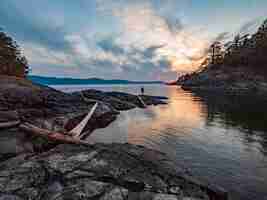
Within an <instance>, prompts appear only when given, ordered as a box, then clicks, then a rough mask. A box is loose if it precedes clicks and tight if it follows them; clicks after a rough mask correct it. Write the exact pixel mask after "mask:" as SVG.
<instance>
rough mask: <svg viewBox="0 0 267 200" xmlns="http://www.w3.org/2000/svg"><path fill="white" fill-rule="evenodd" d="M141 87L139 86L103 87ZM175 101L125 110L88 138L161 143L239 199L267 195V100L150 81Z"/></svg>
mask: <svg viewBox="0 0 267 200" xmlns="http://www.w3.org/2000/svg"><path fill="white" fill-rule="evenodd" d="M97 89H101V90H107V91H111V90H117V91H124V92H132V93H136V92H137V91H139V86H124V87H117V86H115V87H113V86H112V87H111V86H110V87H108V86H105V87H98V88H97ZM146 92H147V93H148V94H152V95H165V96H168V97H169V98H170V99H169V104H168V105H162V106H156V107H149V108H148V109H145V110H142V109H135V110H131V111H127V112H122V113H121V115H120V116H119V118H118V119H117V120H116V121H115V122H113V123H112V124H111V125H110V126H109V127H108V128H105V129H101V130H100V129H99V130H96V131H95V132H94V133H93V134H92V135H91V136H90V137H89V138H88V141H90V142H92V143H94V142H107V143H111V142H116V143H117V142H121V143H125V142H129V143H134V144H141V145H145V146H147V147H149V148H154V149H158V150H160V151H162V152H165V153H167V154H168V156H169V157H171V158H172V159H173V160H174V161H175V162H177V165H182V166H184V167H186V168H189V169H190V170H191V171H192V173H193V174H194V175H195V176H197V177H199V178H200V179H202V180H206V181H209V182H212V183H215V184H218V185H221V186H223V187H225V188H226V189H227V190H228V191H230V192H231V195H232V197H233V199H242V200H244V199H245V200H246V199H247V200H252V199H265V198H267V190H266V188H267V153H266V152H267V101H266V100H263V99H257V98H255V97H253V98H252V99H251V98H250V97H245V96H222V95H215V94H214V95H210V94H209V95H207V94H205V93H190V92H186V91H183V90H182V89H180V88H177V87H167V86H149V87H148V86H146Z"/></svg>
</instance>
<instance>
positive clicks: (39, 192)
mask: <svg viewBox="0 0 267 200" xmlns="http://www.w3.org/2000/svg"><path fill="white" fill-rule="evenodd" d="M1 83H2V85H1V86H2V87H1V88H0V108H2V109H0V110H1V111H0V122H5V121H14V120H19V121H20V122H21V123H23V122H29V123H31V124H34V125H36V126H38V127H40V128H43V129H47V130H51V131H57V132H61V133H66V131H68V130H71V129H72V128H73V127H75V126H76V125H77V124H78V123H79V122H80V121H81V119H83V118H84V116H85V115H86V113H87V112H88V110H90V108H92V106H93V104H94V103H95V102H98V104H99V107H98V108H97V109H96V112H95V114H94V116H93V118H92V120H91V121H89V122H88V124H87V125H86V127H85V133H86V134H87V135H90V133H91V132H92V131H93V130H95V129H97V128H100V127H106V126H108V125H109V124H110V123H111V122H113V121H114V120H115V119H116V117H117V116H118V115H119V113H120V111H123V110H130V109H133V108H136V107H139V108H143V107H144V105H143V104H142V103H141V102H140V100H139V99H138V97H137V96H136V95H131V94H127V93H121V92H101V91H97V90H85V91H83V92H82V96H81V94H80V93H79V92H74V93H71V94H66V93H63V92H59V91H57V90H54V89H52V88H49V87H43V86H40V85H35V84H32V83H31V82H29V81H26V80H17V79H12V78H9V80H5V79H1V80H0V84H1ZM83 98H86V99H87V100H88V101H87V100H86V101H85V100H84V99H83ZM141 98H142V100H143V101H144V102H145V104H147V105H159V104H165V103H166V102H164V101H163V100H165V99H166V98H165V97H153V96H141ZM1 132H2V134H1V137H2V138H3V137H4V138H5V142H6V144H8V145H9V148H10V149H9V150H8V148H7V149H5V146H3V140H1V142H2V144H1V146H2V149H3V148H4V149H5V150H6V151H7V152H4V154H5V155H6V156H7V157H6V158H5V157H4V156H5V155H0V156H1V157H0V160H1V162H0V168H1V172H0V176H1V180H0V198H14V199H38V198H39V199H53V198H55V197H56V196H60V197H61V198H63V199H64V198H66V197H68V198H70V197H71V198H70V199H79V198H80V197H81V196H80V195H82V197H84V198H94V199H103V198H104V199H125V196H127V199H133V200H134V199H136V198H137V197H138V198H140V199H155V200H156V199H173V200H180V199H182V200H186V199H187V200H188V199H203V200H206V199H207V200H208V199H216V200H217V199H219V200H220V199H222V200H225V199H228V194H227V192H225V191H224V190H223V189H221V188H219V187H217V186H212V185H211V184H207V183H202V182H199V181H198V180H195V179H194V178H193V177H191V176H189V175H187V174H186V173H185V172H183V170H181V169H179V168H178V167H177V166H175V164H174V163H173V162H172V161H170V160H169V159H168V158H167V155H165V154H163V153H160V152H158V151H155V150H151V149H147V148H145V147H142V146H138V145H131V144H115V143H114V144H94V145H89V144H88V145H87V144H86V145H85V144H84V145H79V144H76V145H73V144H59V143H57V142H51V141H49V140H47V139H44V138H40V137H36V136H32V135H30V134H29V133H24V132H23V131H22V130H20V129H19V128H18V127H16V126H15V127H13V128H8V129H1ZM89 138H90V137H89ZM12 148H13V149H12ZM8 151H10V152H8ZM12 151H13V152H12ZM2 153H3V152H2ZM21 172H23V173H21ZM66 195H67V196H66ZM41 197H42V198H41Z"/></svg>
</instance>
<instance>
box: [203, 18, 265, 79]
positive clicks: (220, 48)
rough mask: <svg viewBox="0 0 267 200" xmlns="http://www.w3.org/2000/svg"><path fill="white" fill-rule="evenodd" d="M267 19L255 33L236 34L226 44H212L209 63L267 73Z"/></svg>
mask: <svg viewBox="0 0 267 200" xmlns="http://www.w3.org/2000/svg"><path fill="white" fill-rule="evenodd" d="M266 52H267V19H266V20H265V21H264V22H263V24H262V25H261V26H260V27H259V29H258V30H257V32H256V33H255V34H253V35H250V34H245V35H240V34H238V35H236V36H235V38H234V40H233V41H230V42H228V43H226V44H222V43H221V42H218V41H216V42H214V43H213V44H212V45H211V46H210V50H209V56H208V58H207V61H206V63H208V65H210V66H212V65H217V66H220V65H224V66H227V67H249V68H252V69H253V70H254V71H260V72H263V73H265V74H266V75H267V56H266Z"/></svg>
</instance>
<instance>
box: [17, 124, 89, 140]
mask: <svg viewBox="0 0 267 200" xmlns="http://www.w3.org/2000/svg"><path fill="white" fill-rule="evenodd" d="M19 128H20V129H21V130H22V131H25V132H28V133H31V134H33V135H36V136H40V137H44V138H46V139H48V140H51V141H56V142H60V143H68V144H88V143H87V142H85V141H82V140H80V139H76V138H73V137H71V136H69V135H64V134H63V133H57V132H53V131H49V130H45V129H41V128H39V127H37V126H34V125H32V124H29V123H23V124H21V125H20V126H19Z"/></svg>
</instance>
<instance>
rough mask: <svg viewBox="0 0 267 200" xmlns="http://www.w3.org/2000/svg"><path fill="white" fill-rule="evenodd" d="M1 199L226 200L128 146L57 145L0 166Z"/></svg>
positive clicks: (152, 154)
mask: <svg viewBox="0 0 267 200" xmlns="http://www.w3.org/2000/svg"><path fill="white" fill-rule="evenodd" d="M0 199H25V200H26V199H36V200H38V199H40V200H48V199H49V200H50V199H51V200H52V199H64V200H65V199H77V200H78V199H94V200H95V199H101V200H105V199H107V200H110V199H114V200H115V199H116V200H117V199H122V200H124V199H129V200H139V199H144V200H150V199H152V200H161V199H162V200H163V199H164V200H176V199H177V200H183V199H184V200H189V199H216V200H220V199H227V194H226V193H225V192H224V191H223V190H219V189H214V188H211V187H209V186H208V185H204V184H202V183H199V182H197V181H195V180H193V179H192V178H191V177H188V176H186V175H184V173H183V171H182V170H181V169H178V168H177V167H176V166H175V165H174V163H172V162H171V161H170V160H168V159H167V158H166V156H165V155H164V154H162V153H159V152H156V151H154V150H149V149H145V148H143V147H140V146H134V145H130V144H124V145H122V144H111V145H104V144H96V145H93V146H79V145H59V146H57V147H56V148H54V149H52V150H50V151H48V152H46V153H42V154H40V155H30V154H28V155H27V154H25V155H21V156H18V157H15V158H12V159H9V160H7V161H5V162H3V163H2V164H0Z"/></svg>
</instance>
